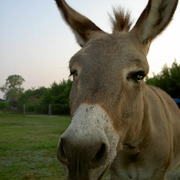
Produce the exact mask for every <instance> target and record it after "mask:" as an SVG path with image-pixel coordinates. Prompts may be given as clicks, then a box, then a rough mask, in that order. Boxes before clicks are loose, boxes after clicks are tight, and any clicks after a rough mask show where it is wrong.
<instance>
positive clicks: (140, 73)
mask: <svg viewBox="0 0 180 180" xmlns="http://www.w3.org/2000/svg"><path fill="white" fill-rule="evenodd" d="M145 76H146V73H145V72H144V71H142V70H141V71H137V72H131V73H130V74H129V76H128V77H127V79H133V80H135V81H136V82H140V81H141V80H143V79H144V77H145Z"/></svg>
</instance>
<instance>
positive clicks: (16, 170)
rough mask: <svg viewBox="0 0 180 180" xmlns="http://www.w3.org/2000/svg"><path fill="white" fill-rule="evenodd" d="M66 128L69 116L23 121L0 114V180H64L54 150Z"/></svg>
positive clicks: (12, 116)
mask: <svg viewBox="0 0 180 180" xmlns="http://www.w3.org/2000/svg"><path fill="white" fill-rule="evenodd" d="M69 124H70V117H69V116H58V117H54V118H39V117H33V118H27V117H25V116H23V115H17V114H8V113H2V112H0V180H65V177H64V173H63V171H62V167H61V165H60V163H59V161H58V160H57V157H56V149H57V143H58V139H59V137H60V134H62V133H63V132H64V130H65V129H66V128H67V127H68V125H69ZM106 178H107V176H106ZM106 178H105V179H106ZM105 179H104V180H105Z"/></svg>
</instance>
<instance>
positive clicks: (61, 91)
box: [41, 79, 72, 114]
mask: <svg viewBox="0 0 180 180" xmlns="http://www.w3.org/2000/svg"><path fill="white" fill-rule="evenodd" d="M71 85H72V81H71V80H70V79H69V80H67V81H65V80H63V81H62V82H60V83H59V84H57V83H56V82H54V83H53V84H52V85H51V87H50V88H48V89H47V91H46V92H45V93H44V94H43V96H42V99H41V104H60V105H61V107H58V109H54V111H55V113H60V114H69V112H70V109H69V94H70V91H71Z"/></svg>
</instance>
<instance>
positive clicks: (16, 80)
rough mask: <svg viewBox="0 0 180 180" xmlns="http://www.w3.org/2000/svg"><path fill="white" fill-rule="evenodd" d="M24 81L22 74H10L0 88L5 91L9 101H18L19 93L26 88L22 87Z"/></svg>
mask: <svg viewBox="0 0 180 180" xmlns="http://www.w3.org/2000/svg"><path fill="white" fill-rule="evenodd" d="M24 81H25V80H24V79H23V77H22V76H20V75H16V74H15V75H11V76H8V78H7V79H6V82H5V84H4V85H3V86H1V87H0V90H1V91H2V92H4V93H5V94H4V97H5V99H6V100H8V101H17V99H18V97H19V95H20V94H21V93H22V92H23V91H24V88H22V84H23V82H24Z"/></svg>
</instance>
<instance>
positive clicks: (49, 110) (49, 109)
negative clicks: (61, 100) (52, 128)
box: [48, 104, 51, 115]
mask: <svg viewBox="0 0 180 180" xmlns="http://www.w3.org/2000/svg"><path fill="white" fill-rule="evenodd" d="M48 114H49V115H51V104H49V108H48Z"/></svg>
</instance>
